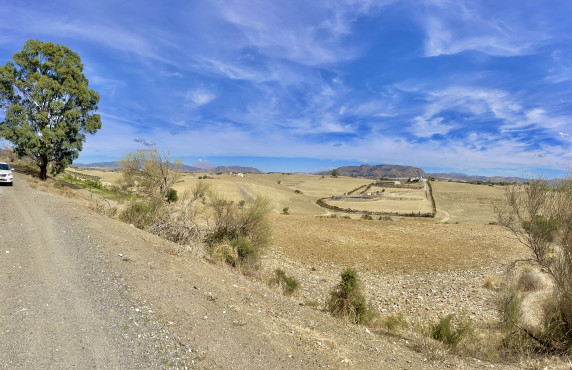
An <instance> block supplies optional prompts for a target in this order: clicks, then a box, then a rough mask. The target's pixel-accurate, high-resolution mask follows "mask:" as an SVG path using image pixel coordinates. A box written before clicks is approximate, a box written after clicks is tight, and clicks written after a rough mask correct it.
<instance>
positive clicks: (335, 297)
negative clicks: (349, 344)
mask: <svg viewBox="0 0 572 370" xmlns="http://www.w3.org/2000/svg"><path fill="white" fill-rule="evenodd" d="M340 276H341V278H342V280H341V282H340V283H339V284H338V285H337V286H336V287H335V288H334V289H333V290H332V292H331V293H330V297H329V299H328V301H327V302H326V307H327V309H328V311H329V312H331V313H332V315H334V316H336V317H343V318H345V319H347V320H349V321H350V322H353V323H355V324H361V325H365V324H368V323H369V322H371V321H372V320H373V319H375V318H376V316H377V314H376V313H375V311H374V309H373V307H372V306H371V305H369V304H368V303H367V302H366V299H365V295H364V293H363V288H362V284H361V281H360V280H359V278H358V276H357V271H356V270H354V269H352V268H347V269H346V270H344V272H342V273H341V275H340Z"/></svg>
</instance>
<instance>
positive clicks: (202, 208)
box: [149, 181, 211, 245]
mask: <svg viewBox="0 0 572 370" xmlns="http://www.w3.org/2000/svg"><path fill="white" fill-rule="evenodd" d="M210 193H211V191H210V188H209V186H208V185H207V184H206V183H204V182H203V181H199V182H198V183H197V185H196V186H195V187H193V188H192V189H191V191H187V192H185V193H183V195H182V196H180V197H179V199H178V201H177V202H176V203H167V204H162V207H161V209H160V211H159V212H158V213H157V215H156V219H155V220H154V222H153V223H152V225H150V227H149V231H150V232H152V233H154V234H156V235H158V236H160V237H162V238H165V239H167V240H170V241H172V242H175V243H178V244H186V245H193V244H197V243H199V242H200V241H202V240H203V239H204V237H205V235H206V233H207V230H208V211H207V197H208V196H209V194H210Z"/></svg>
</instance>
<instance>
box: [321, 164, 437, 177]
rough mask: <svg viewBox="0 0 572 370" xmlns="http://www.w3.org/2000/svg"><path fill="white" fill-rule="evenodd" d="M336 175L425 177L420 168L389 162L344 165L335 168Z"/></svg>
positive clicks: (328, 173) (328, 172)
mask: <svg viewBox="0 0 572 370" xmlns="http://www.w3.org/2000/svg"><path fill="white" fill-rule="evenodd" d="M337 170H338V176H348V177H365V178H368V179H379V178H380V177H387V178H405V177H407V178H410V177H427V174H426V173H425V171H423V170H422V169H421V168H417V167H411V166H398V165H391V164H380V165H377V166H371V165H367V164H362V165H361V166H344V167H339V168H337ZM331 173H332V171H324V172H320V173H319V175H331Z"/></svg>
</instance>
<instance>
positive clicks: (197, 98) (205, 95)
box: [185, 87, 216, 107]
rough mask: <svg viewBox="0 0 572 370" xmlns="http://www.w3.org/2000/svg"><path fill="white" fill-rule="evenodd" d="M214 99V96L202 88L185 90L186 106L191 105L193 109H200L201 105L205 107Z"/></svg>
mask: <svg viewBox="0 0 572 370" xmlns="http://www.w3.org/2000/svg"><path fill="white" fill-rule="evenodd" d="M215 98H216V95H215V94H214V93H213V92H211V91H208V90H206V89H205V88H203V87H199V88H196V89H193V90H187V92H186V94H185V101H186V102H187V104H189V103H190V104H192V105H194V106H195V107H200V106H201V105H205V104H208V103H210V102H211V101H213V100H214V99H215Z"/></svg>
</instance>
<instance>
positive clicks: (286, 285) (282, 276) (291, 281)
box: [272, 269, 298, 295]
mask: <svg viewBox="0 0 572 370" xmlns="http://www.w3.org/2000/svg"><path fill="white" fill-rule="evenodd" d="M274 275H275V277H274V279H273V281H272V282H273V283H274V284H276V285H279V286H280V287H282V291H283V292H284V294H286V295H290V294H292V293H294V292H295V291H296V289H298V281H297V280H296V279H295V278H293V277H291V276H288V275H286V273H285V272H284V270H281V269H276V270H275V271H274Z"/></svg>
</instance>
